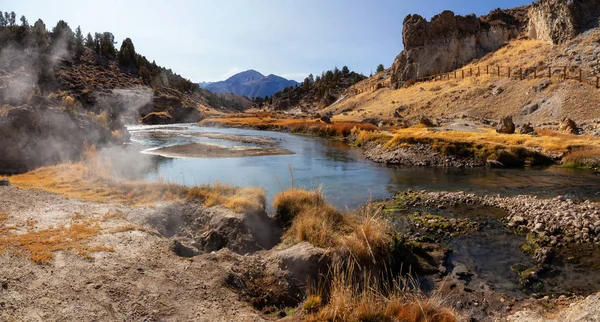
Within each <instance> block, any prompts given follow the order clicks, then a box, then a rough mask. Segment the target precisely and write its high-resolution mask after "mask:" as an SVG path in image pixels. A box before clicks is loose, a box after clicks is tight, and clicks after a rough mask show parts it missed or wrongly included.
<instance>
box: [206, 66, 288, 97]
mask: <svg viewBox="0 0 600 322" xmlns="http://www.w3.org/2000/svg"><path fill="white" fill-rule="evenodd" d="M296 85H298V82H296V81H294V80H288V79H285V78H283V77H280V76H277V75H273V74H271V75H268V76H265V75H263V74H261V73H259V72H257V71H255V70H252V69H250V70H247V71H244V72H241V73H238V74H235V75H233V76H231V77H229V78H228V79H227V80H224V81H220V82H214V83H200V87H202V88H205V89H207V90H209V91H211V92H214V93H222V94H227V93H232V94H235V95H239V96H246V97H250V98H255V97H261V98H262V97H265V96H272V95H273V94H275V93H276V92H279V91H282V90H283V89H284V88H286V87H294V86H296Z"/></svg>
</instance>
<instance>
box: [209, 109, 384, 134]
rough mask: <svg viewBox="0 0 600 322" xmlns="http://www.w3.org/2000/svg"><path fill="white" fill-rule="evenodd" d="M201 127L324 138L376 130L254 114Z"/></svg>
mask: <svg viewBox="0 0 600 322" xmlns="http://www.w3.org/2000/svg"><path fill="white" fill-rule="evenodd" d="M201 125H220V126H228V127H253V128H258V129H261V130H276V131H289V132H292V133H306V134H312V135H318V136H324V137H347V136H349V135H350V134H351V133H352V131H353V129H355V130H356V129H358V130H363V131H375V130H376V129H377V127H376V126H374V125H373V124H368V123H358V122H335V123H331V124H327V123H324V122H321V121H320V120H318V119H314V120H298V119H282V118H274V117H271V116H265V117H263V116H260V115H258V116H257V115H256V114H252V115H246V116H241V115H236V116H234V117H222V118H212V119H206V120H203V121H202V122H201Z"/></svg>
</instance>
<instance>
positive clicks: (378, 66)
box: [376, 64, 385, 74]
mask: <svg viewBox="0 0 600 322" xmlns="http://www.w3.org/2000/svg"><path fill="white" fill-rule="evenodd" d="M384 70H385V68H384V67H383V64H379V65H377V70H376V73H377V74H379V73H381V72H382V71H384Z"/></svg>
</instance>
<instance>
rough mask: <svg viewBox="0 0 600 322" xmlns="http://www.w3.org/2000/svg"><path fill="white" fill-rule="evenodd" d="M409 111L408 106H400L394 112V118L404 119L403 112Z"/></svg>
mask: <svg viewBox="0 0 600 322" xmlns="http://www.w3.org/2000/svg"><path fill="white" fill-rule="evenodd" d="M407 109H408V106H404V105H403V106H400V107H398V108H397V109H395V110H394V117H396V118H402V112H404V111H406V110H407Z"/></svg>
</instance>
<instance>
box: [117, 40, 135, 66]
mask: <svg viewBox="0 0 600 322" xmlns="http://www.w3.org/2000/svg"><path fill="white" fill-rule="evenodd" d="M117 58H118V60H119V65H121V66H126V67H128V66H132V65H135V64H136V55H135V47H134V46H133V41H131V39H130V38H125V40H123V43H121V49H120V50H119V54H118V55H117Z"/></svg>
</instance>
